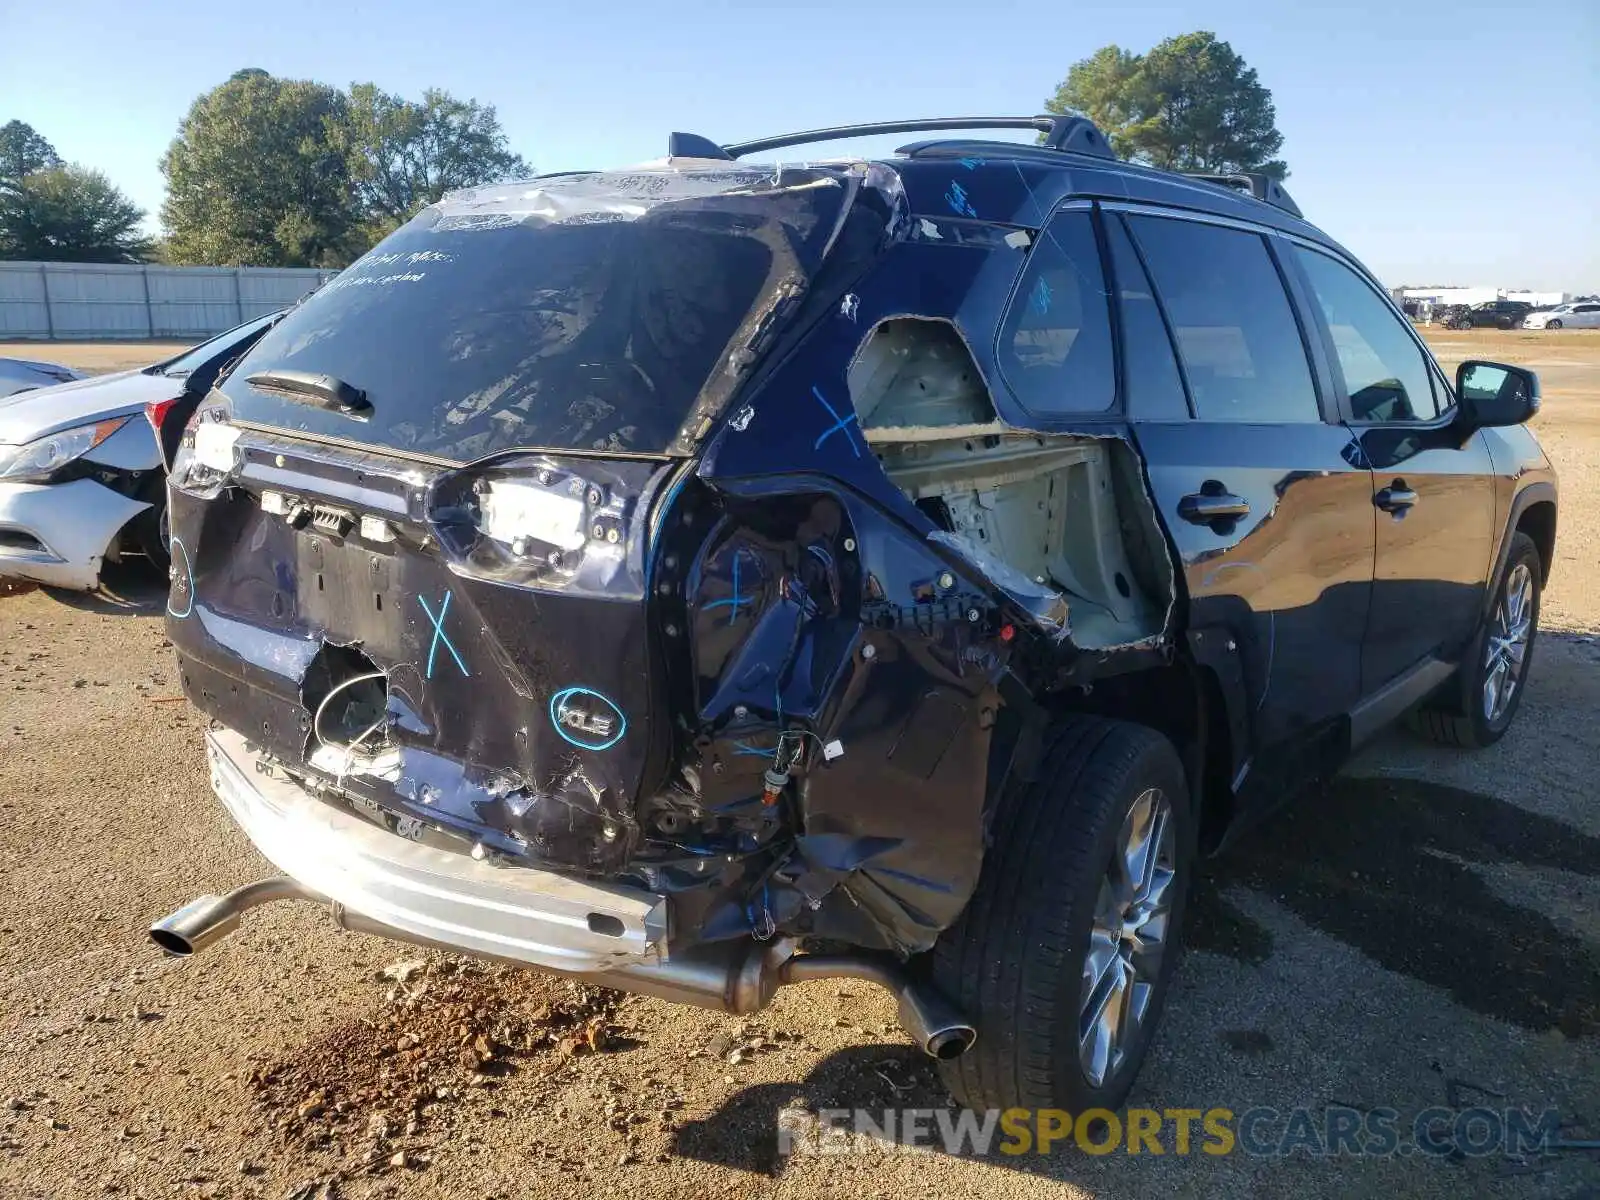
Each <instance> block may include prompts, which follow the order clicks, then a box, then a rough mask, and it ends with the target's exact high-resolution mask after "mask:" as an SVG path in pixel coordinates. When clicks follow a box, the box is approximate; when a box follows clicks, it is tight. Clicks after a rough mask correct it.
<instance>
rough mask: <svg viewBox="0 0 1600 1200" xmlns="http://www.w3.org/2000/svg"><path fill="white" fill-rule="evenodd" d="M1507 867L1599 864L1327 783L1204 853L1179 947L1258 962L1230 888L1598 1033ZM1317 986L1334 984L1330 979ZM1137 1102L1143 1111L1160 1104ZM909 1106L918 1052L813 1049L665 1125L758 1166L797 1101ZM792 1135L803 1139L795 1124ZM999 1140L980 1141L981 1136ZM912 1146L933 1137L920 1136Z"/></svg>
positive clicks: (779, 1158)
mask: <svg viewBox="0 0 1600 1200" xmlns="http://www.w3.org/2000/svg"><path fill="white" fill-rule="evenodd" d="M1517 869H1531V870H1537V871H1550V870H1552V869H1553V870H1555V871H1560V872H1569V873H1571V874H1573V875H1578V876H1584V877H1587V878H1595V877H1600V838H1594V837H1591V836H1588V835H1586V834H1584V833H1582V832H1580V831H1579V830H1577V829H1575V828H1573V827H1572V826H1570V825H1567V824H1565V823H1563V822H1560V821H1556V820H1553V819H1551V818H1549V817H1544V816H1540V815H1538V814H1535V813H1531V812H1529V811H1527V810H1526V809H1523V808H1519V807H1518V806H1516V805H1514V804H1510V803H1507V802H1505V801H1501V800H1497V799H1494V798H1492V797H1489V796H1484V795H1479V794H1477V793H1475V792H1470V791H1463V790H1461V789H1459V788H1453V787H1446V786H1443V785H1440V784H1432V783H1427V782H1424V781H1422V780H1413V779H1393V778H1381V779H1369V778H1340V779H1337V780H1335V781H1334V782H1333V783H1331V784H1330V785H1328V786H1327V787H1326V788H1324V789H1322V790H1321V791H1319V792H1316V793H1313V794H1310V795H1307V796H1305V797H1302V798H1301V799H1300V800H1299V801H1298V802H1297V803H1296V804H1295V805H1293V806H1291V807H1290V808H1289V809H1288V810H1286V811H1285V812H1283V813H1282V814H1280V815H1279V816H1278V817H1276V818H1275V819H1274V820H1273V821H1272V822H1271V824H1270V825H1269V826H1268V827H1266V828H1265V829H1263V830H1262V831H1260V832H1259V833H1257V834H1255V835H1254V836H1251V837H1247V838H1246V839H1245V840H1244V841H1243V842H1242V843H1241V844H1240V845H1239V846H1237V847H1235V848H1234V849H1232V850H1230V851H1229V852H1228V853H1227V854H1225V855H1224V856H1223V857H1221V858H1220V859H1218V860H1215V861H1213V862H1210V863H1207V864H1205V865H1204V866H1203V868H1202V871H1201V873H1200V878H1199V879H1198V881H1197V883H1196V887H1195V892H1194V895H1193V899H1192V900H1191V907H1190V913H1189V918H1188V922H1187V924H1188V934H1187V937H1186V939H1185V940H1186V944H1187V946H1188V947H1189V948H1190V949H1193V950H1205V951H1211V952H1216V953H1221V954H1224V955H1227V956H1229V957H1231V958H1234V959H1237V960H1240V961H1243V962H1246V963H1260V962H1264V961H1265V960H1266V959H1267V958H1269V957H1271V955H1272V952H1273V942H1272V934H1271V932H1270V931H1269V930H1268V929H1267V928H1266V927H1265V926H1263V925H1261V924H1259V923H1258V922H1257V921H1255V920H1254V919H1252V918H1251V917H1250V916H1248V915H1246V913H1245V912H1244V911H1243V910H1242V909H1241V908H1240V907H1238V906H1237V905H1235V904H1233V903H1231V902H1230V901H1229V899H1228V894H1229V893H1230V892H1234V891H1235V889H1241V888H1242V889H1249V890H1250V891H1253V892H1257V893H1260V894H1262V895H1263V896H1264V897H1267V898H1269V899H1270V900H1272V901H1273V902H1276V903H1277V904H1279V905H1282V906H1283V907H1285V908H1287V909H1288V910H1289V911H1291V912H1292V913H1294V914H1295V916H1297V917H1298V918H1299V919H1300V920H1302V921H1304V922H1305V923H1306V924H1308V925H1310V926H1312V927H1314V928H1316V929H1318V930H1320V931H1322V932H1323V933H1325V934H1327V935H1329V936H1331V937H1334V938H1337V939H1338V940H1340V941H1342V942H1345V943H1347V944H1348V945H1351V946H1353V947H1355V948H1357V949H1358V950H1360V951H1361V952H1362V953H1364V954H1365V955H1367V956H1368V957H1370V958H1372V959H1373V960H1375V961H1376V962H1378V963H1379V964H1381V965H1382V966H1383V967H1385V968H1387V969H1388V970H1390V971H1393V972H1396V973H1398V974H1402V975H1406V976H1409V977H1411V978H1413V979H1416V980H1419V981H1421V982H1423V983H1426V984H1429V985H1431V986H1433V987H1436V988H1439V989H1441V990H1443V991H1445V992H1447V993H1448V994H1449V995H1450V996H1451V997H1452V998H1453V999H1454V1000H1455V1001H1456V1002H1457V1003H1459V1004H1461V1005H1462V1006H1463V1007H1465V1008H1467V1009H1470V1010H1472V1011H1473V1012H1477V1013H1483V1014H1486V1015H1489V1016H1492V1017H1495V1018H1498V1019H1501V1020H1504V1021H1508V1022H1511V1023H1513V1024H1516V1025H1518V1026H1520V1027H1522V1028H1525V1029H1528V1030H1533V1031H1544V1030H1549V1029H1559V1030H1561V1032H1562V1033H1563V1034H1565V1035H1566V1036H1567V1037H1569V1038H1588V1037H1596V1036H1600V953H1597V952H1596V949H1595V947H1594V945H1593V944H1592V943H1590V942H1588V941H1587V940H1585V939H1584V938H1581V937H1575V936H1574V935H1573V933H1572V932H1571V931H1570V930H1564V929H1562V928H1561V927H1560V926H1558V925H1557V924H1556V923H1554V922H1553V921H1552V920H1550V919H1549V917H1547V916H1546V915H1545V914H1544V912H1543V911H1541V909H1540V908H1539V907H1538V900H1537V897H1534V896H1524V897H1523V899H1525V900H1526V903H1525V904H1518V903H1512V902H1511V901H1510V900H1508V899H1506V898H1505V896H1506V894H1507V893H1508V892H1511V893H1513V894H1514V893H1515V888H1514V887H1513V886H1510V885H1508V884H1507V883H1506V882H1505V881H1504V880H1500V881H1497V880H1496V878H1495V877H1496V872H1497V871H1498V872H1504V871H1507V870H1517ZM1321 986H1323V987H1328V988H1336V987H1339V986H1341V983H1340V981H1339V979H1338V978H1337V977H1329V978H1327V979H1325V980H1323V981H1322V984H1321ZM1345 986H1352V987H1356V986H1360V985H1359V984H1356V983H1351V984H1348V985H1345ZM1351 1011H1352V1012H1360V1011H1362V1010H1361V1006H1360V1005H1359V1004H1355V1005H1352V1007H1351ZM1252 1032H1253V1031H1248V1030H1247V1031H1226V1032H1219V1036H1221V1037H1223V1038H1224V1040H1229V1039H1243V1041H1242V1042H1241V1044H1238V1045H1234V1049H1236V1050H1240V1051H1262V1050H1263V1049H1266V1048H1270V1043H1267V1045H1266V1047H1259V1046H1254V1045H1252V1044H1249V1043H1248V1038H1249V1035H1250V1034H1251V1033H1252ZM1356 1032H1357V1031H1354V1030H1353V1031H1352V1040H1354V1038H1355V1034H1356ZM1260 1036H1261V1037H1262V1038H1263V1039H1264V1038H1265V1035H1264V1034H1262V1035H1260ZM1145 1103H1148V1104H1151V1105H1153V1106H1155V1107H1158V1108H1159V1107H1162V1105H1163V1099H1162V1097H1160V1096H1151V1097H1147V1098H1146V1100H1145ZM917 1108H920V1109H933V1110H935V1120H931V1121H928V1122H927V1125H928V1127H929V1128H931V1129H934V1130H937V1129H938V1128H939V1126H938V1124H937V1123H936V1119H937V1110H940V1109H949V1110H950V1111H951V1113H952V1116H953V1111H954V1110H953V1107H952V1101H951V1100H950V1098H949V1096H948V1094H947V1093H946V1092H945V1090H944V1088H943V1087H942V1085H941V1084H940V1082H939V1078H938V1074H937V1071H936V1070H935V1068H934V1065H933V1063H932V1062H931V1060H929V1059H927V1058H925V1057H924V1056H923V1055H921V1054H920V1053H918V1052H917V1051H916V1050H914V1049H913V1048H911V1047H910V1046H872V1047H865V1046H864V1047H860V1048H854V1049H850V1050H845V1051H841V1052H839V1053H837V1054H834V1055H832V1056H830V1057H829V1058H828V1059H826V1060H825V1061H824V1062H822V1063H821V1064H820V1065H819V1066H818V1067H817V1069H816V1070H815V1071H813V1072H812V1073H811V1074H810V1075H809V1076H807V1077H806V1078H805V1079H803V1080H800V1081H798V1082H795V1083H784V1084H765V1085H759V1086H756V1087H751V1088H747V1089H745V1090H744V1091H741V1092H739V1093H736V1094H735V1095H733V1096H731V1097H730V1098H729V1100H728V1101H727V1102H726V1103H725V1104H724V1106H723V1107H722V1108H721V1109H720V1110H719V1111H717V1112H716V1113H714V1114H712V1115H711V1116H710V1117H708V1118H707V1119H705V1120H703V1121H695V1122H689V1123H687V1124H685V1125H684V1126H682V1127H681V1128H680V1129H679V1131H678V1134H677V1138H676V1147H675V1148H676V1150H677V1152H678V1153H679V1154H681V1155H684V1156H686V1157H689V1158H694V1159H699V1160H704V1161H708V1162H715V1163H719V1164H721V1165H724V1166H730V1167H737V1168H741V1169H744V1170H748V1171H753V1172H759V1173H762V1174H775V1173H778V1172H780V1171H781V1170H782V1169H783V1166H784V1163H785V1161H786V1160H785V1158H784V1154H783V1150H782V1147H781V1146H780V1136H781V1135H780V1128H783V1127H787V1128H790V1129H797V1130H804V1129H805V1128H806V1125H805V1120H806V1118H805V1117H804V1115H803V1113H813V1114H814V1113H816V1112H817V1111H818V1110H821V1109H861V1110H866V1111H867V1112H868V1113H876V1114H878V1115H880V1116H881V1115H882V1114H883V1111H884V1110H885V1109H917ZM801 1110H803V1112H802V1111H801ZM797 1119H798V1124H797V1123H796V1121H797ZM949 1119H951V1118H946V1120H947V1121H948V1120H949ZM811 1128H812V1129H813V1131H814V1129H815V1126H814V1125H813V1126H812V1127H811ZM798 1136H799V1137H800V1138H801V1141H802V1145H804V1144H805V1143H804V1138H805V1136H806V1135H805V1134H804V1133H803V1132H802V1133H800V1134H799V1135H798ZM813 1136H814V1135H813ZM893 1136H894V1135H891V1140H892V1139H893ZM1002 1142H1003V1138H1002V1137H999V1136H997V1137H996V1139H995V1146H996V1147H998V1146H999V1145H1000V1144H1001V1143H1002ZM813 1144H814V1143H813ZM919 1144H920V1145H922V1146H924V1147H926V1146H932V1145H938V1144H940V1139H939V1137H938V1136H937V1134H936V1133H935V1134H933V1135H931V1136H930V1135H928V1134H924V1135H923V1136H922V1137H921V1138H920V1139H919ZM1071 1159H1072V1156H1071V1155H1065V1156H1063V1155H1061V1154H1057V1155H1054V1156H1043V1157H1041V1156H1038V1155H1019V1156H1015V1157H1012V1156H1007V1155H1002V1154H998V1153H995V1152H994V1150H993V1149H991V1152H990V1153H989V1154H988V1155H985V1156H984V1161H986V1162H988V1163H990V1164H991V1165H997V1166H1006V1167H1010V1168H1012V1169H1015V1170H1019V1171H1025V1172H1028V1173H1032V1174H1040V1175H1048V1176H1055V1177H1059V1176H1060V1175H1061V1173H1062V1172H1063V1171H1068V1172H1070V1171H1071V1170H1072V1165H1071Z"/></svg>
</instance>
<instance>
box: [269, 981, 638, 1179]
mask: <svg viewBox="0 0 1600 1200" xmlns="http://www.w3.org/2000/svg"><path fill="white" fill-rule="evenodd" d="M378 981H379V982H380V983H383V984H387V985H388V991H387V1003H386V1005H385V1006H384V1008H383V1009H382V1010H381V1012H380V1013H379V1014H378V1015H376V1016H375V1017H373V1018H364V1017H357V1018H352V1019H350V1020H347V1021H344V1022H342V1023H341V1024H339V1025H336V1026H334V1027H333V1028H332V1029H330V1030H329V1031H328V1032H327V1033H326V1034H324V1035H323V1036H322V1037H321V1038H319V1039H317V1040H316V1041H314V1042H312V1043H310V1044H309V1045H307V1046H305V1047H303V1048H301V1049H299V1050H296V1051H295V1052H293V1053H292V1054H291V1055H289V1056H287V1057H285V1058H282V1059H278V1060H275V1061H272V1062H268V1063H265V1064H262V1065H260V1066H258V1067H256V1068H255V1069H254V1070H252V1071H251V1073H250V1075H249V1079H248V1082H249V1085H250V1090H251V1092H252V1094H253V1098H254V1101H255V1103H256V1106H257V1108H258V1110H259V1111H260V1113H261V1114H262V1115H263V1116H264V1117H265V1118H266V1120H267V1122H268V1127H269V1128H272V1129H275V1130H276V1132H277V1134H278V1136H279V1137H280V1138H281V1139H282V1140H283V1141H284V1142H285V1143H287V1144H296V1143H297V1144H299V1145H301V1146H303V1147H305V1148H309V1149H315V1150H320V1151H322V1152H324V1153H327V1154H330V1155H332V1156H333V1158H334V1159H335V1160H336V1161H338V1162H339V1163H340V1164H341V1165H342V1167H343V1169H344V1170H346V1171H349V1172H356V1171H361V1172H366V1173H371V1174H380V1173H383V1172H385V1171H389V1170H401V1169H415V1168H419V1167H424V1166H426V1165H427V1163H428V1161H429V1156H428V1154H427V1152H426V1149H425V1146H424V1143H425V1141H426V1135H427V1134H428V1133H429V1132H430V1131H437V1130H438V1129H439V1128H440V1127H441V1126H442V1125H443V1123H444V1122H445V1120H446V1119H447V1114H448V1112H449V1109H450V1106H451V1105H452V1103H453V1102H455V1101H458V1100H459V1099H460V1098H461V1097H462V1095H463V1093H464V1090H465V1089H467V1088H473V1087H493V1086H495V1084H496V1083H497V1082H498V1081H499V1080H501V1079H503V1078H504V1077H505V1076H507V1075H509V1074H511V1073H512V1072H514V1071H517V1070H520V1069H526V1068H527V1067H529V1066H530V1065H531V1060H533V1059H535V1058H537V1057H539V1056H542V1055H547V1054H552V1055H555V1056H557V1060H558V1061H557V1065H559V1062H564V1061H565V1059H566V1058H567V1057H569V1056H572V1055H581V1054H594V1053H599V1052H603V1051H605V1050H606V1049H608V1048H614V1047H616V1046H617V1045H618V1044H619V1035H618V1031H617V1028H616V1026H615V1024H614V1023H613V1018H614V1017H615V1014H616V1007H617V1004H618V1003H619V1002H620V1001H621V999H622V997H621V995H620V994H619V993H617V992H613V991H609V990H607V989H605V988H595V987H589V986H587V985H585V984H580V983H575V982H569V981H565V980H561V979H558V978H555V977H552V976H548V975H540V974H536V973H532V972H527V971H517V970H511V969H504V968H496V967H487V966H482V965H479V964H475V963H472V962H470V961H465V960H458V959H450V958H446V959H442V960H440V959H431V960H430V959H420V958H419V959H414V960H407V961H403V962H398V963H395V964H394V965H392V966H390V967H388V968H386V969H385V970H384V971H383V972H381V973H380V975H379V978H378ZM551 1069H554V1068H553V1067H552V1068H551Z"/></svg>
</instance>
